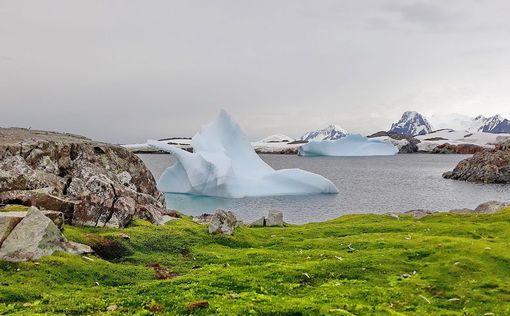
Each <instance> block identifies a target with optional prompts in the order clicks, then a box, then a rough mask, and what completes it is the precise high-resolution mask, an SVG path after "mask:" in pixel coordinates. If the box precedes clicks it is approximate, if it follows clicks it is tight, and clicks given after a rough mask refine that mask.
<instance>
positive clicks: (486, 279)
mask: <svg viewBox="0 0 510 316" xmlns="http://www.w3.org/2000/svg"><path fill="white" fill-rule="evenodd" d="M121 232H124V233H127V234H128V235H129V236H130V237H131V239H130V240H122V243H123V244H124V245H126V246H127V247H128V248H129V249H130V250H131V252H132V253H131V254H130V255H128V256H125V257H123V258H122V259H121V260H120V261H117V262H115V263H114V262H108V261H104V260H101V259H99V258H97V257H93V258H94V261H89V260H86V259H84V258H82V257H80V256H74V255H68V254H58V255H55V256H51V257H47V258H44V259H42V260H40V261H39V262H38V263H34V262H27V263H20V264H13V263H5V262H0V314H2V312H1V311H3V312H4V313H13V314H16V313H18V314H20V315H21V314H22V315H26V314H35V313H51V314H59V313H61V314H64V313H65V314H94V313H97V314H101V313H106V308H107V307H108V306H110V305H112V304H116V305H118V306H119V308H118V309H117V310H116V311H115V312H114V313H113V314H115V313H119V314H122V313H128V314H138V315H150V314H152V313H157V312H161V311H162V312H163V313H168V314H176V313H185V312H186V306H187V305H188V304H190V303H193V302H196V301H200V300H206V301H208V302H209V307H207V308H202V309H195V310H193V311H192V313H195V314H199V315H206V314H207V315H208V314H212V313H218V314H223V315H225V314H229V315H235V314H240V315H249V314H253V315H264V314H265V315H267V314H279V315H300V314H334V315H484V314H485V313H494V314H495V315H510V250H509V245H510V209H508V210H506V211H503V212H501V213H498V214H495V215H481V216H475V215H470V216H460V215H452V214H440V215H434V216H430V217H426V218H423V219H421V220H415V219H412V218H409V217H401V218H400V219H396V218H392V217H390V216H382V215H352V216H344V217H341V218H339V219H336V220H333V221H329V222H324V223H316V224H308V225H303V226H289V227H285V228H246V227H243V228H240V229H238V230H237V231H236V233H235V236H232V237H226V236H209V235H208V234H207V227H206V226H199V225H197V224H194V223H193V222H191V221H190V220H189V219H182V220H179V221H174V222H171V223H169V224H167V225H165V226H162V227H155V226H152V225H149V224H147V223H145V222H142V221H138V222H136V223H135V224H134V225H133V226H132V227H130V228H127V229H124V230H116V229H93V228H75V227H66V229H65V234H66V236H67V237H68V238H69V239H71V240H75V241H80V242H88V240H90V239H91V237H90V236H91V234H99V235H102V236H119V234H120V233H121ZM119 240H121V239H120V238H119ZM349 245H350V248H353V249H354V250H351V249H349ZM151 263H159V264H161V265H162V266H165V267H167V268H169V269H171V270H172V271H175V272H178V273H179V274H180V276H178V277H176V278H174V279H169V280H156V279H155V276H154V271H153V269H152V268H150V267H148V265H149V264H151ZM414 271H416V272H415V274H413V273H414ZM406 273H407V274H409V275H411V276H410V277H407V278H406V277H402V275H404V274H406ZM95 282H98V283H99V285H96V283H95ZM487 315H492V314H487Z"/></svg>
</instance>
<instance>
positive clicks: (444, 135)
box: [416, 129, 510, 152]
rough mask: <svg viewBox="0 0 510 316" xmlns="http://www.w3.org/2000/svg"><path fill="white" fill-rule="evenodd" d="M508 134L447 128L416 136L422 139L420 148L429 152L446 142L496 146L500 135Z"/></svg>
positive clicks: (506, 135) (487, 146) (488, 146)
mask: <svg viewBox="0 0 510 316" xmlns="http://www.w3.org/2000/svg"><path fill="white" fill-rule="evenodd" d="M508 136H510V134H492V133H484V132H476V133H470V132H467V131H456V130H451V129H446V130H440V131H437V132H432V133H429V134H427V135H421V136H416V138H417V139H418V140H420V141H421V143H419V144H418V150H419V151H426V152H427V151H432V150H434V148H436V147H437V146H439V145H442V144H446V143H448V144H451V145H462V144H473V145H478V146H482V147H485V148H494V145H495V144H497V143H498V137H500V138H501V137H508Z"/></svg>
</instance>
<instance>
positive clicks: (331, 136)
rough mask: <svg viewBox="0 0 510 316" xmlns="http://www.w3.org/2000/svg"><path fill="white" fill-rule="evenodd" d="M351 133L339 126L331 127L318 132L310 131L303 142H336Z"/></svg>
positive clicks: (304, 136) (303, 137)
mask: <svg viewBox="0 0 510 316" xmlns="http://www.w3.org/2000/svg"><path fill="white" fill-rule="evenodd" d="M348 134H349V133H348V132H347V131H346V130H345V129H343V128H342V127H340V126H338V125H329V126H328V127H326V128H323V129H319V130H316V131H310V132H308V133H306V134H304V135H303V136H301V140H305V141H312V140H335V139H339V138H342V137H344V136H346V135H348Z"/></svg>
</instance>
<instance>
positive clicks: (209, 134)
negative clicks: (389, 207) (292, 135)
mask: <svg viewBox="0 0 510 316" xmlns="http://www.w3.org/2000/svg"><path fill="white" fill-rule="evenodd" d="M148 144H149V145H151V146H153V147H155V148H158V149H161V150H163V151H166V152H169V153H171V154H172V155H174V157H175V158H176V159H177V162H176V163H175V164H174V165H173V166H171V167H169V168H167V169H166V170H165V172H163V174H162V175H161V177H160V179H159V180H158V189H159V190H160V191H162V192H167V193H188V194H194V195H204V196H215V197H226V198H242V197H248V196H250V197H251V196H272V195H301V194H317V193H338V189H337V188H336V186H335V185H334V184H333V183H332V182H331V181H329V180H328V179H326V178H324V177H322V176H320V175H317V174H314V173H311V172H308V171H304V170H301V169H283V170H274V169H273V168H271V167H270V166H269V165H268V164H266V163H265V162H264V161H263V160H262V159H261V158H260V157H259V156H258V155H257V154H256V153H255V151H254V150H253V147H252V146H251V144H250V141H249V140H248V137H247V136H246V134H245V133H244V132H243V131H242V129H241V128H240V127H239V125H238V124H237V123H236V122H235V121H234V120H233V119H232V118H231V117H230V115H229V114H228V113H227V112H225V111H223V110H222V111H221V112H220V113H219V115H218V117H217V118H216V119H215V120H214V121H213V122H212V123H210V124H207V125H205V126H203V127H202V129H201V130H200V132H198V133H197V134H196V135H195V136H194V137H193V139H192V146H193V153H189V152H187V151H184V150H182V149H180V148H177V147H175V146H172V145H168V144H166V143H164V142H160V141H156V140H149V141H148Z"/></svg>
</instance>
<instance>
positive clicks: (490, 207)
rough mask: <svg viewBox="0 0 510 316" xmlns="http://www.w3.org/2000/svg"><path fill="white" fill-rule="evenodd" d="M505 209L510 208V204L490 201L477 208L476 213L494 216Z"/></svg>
mask: <svg viewBox="0 0 510 316" xmlns="http://www.w3.org/2000/svg"><path fill="white" fill-rule="evenodd" d="M505 207H510V203H504V202H499V201H488V202H485V203H482V204H480V205H478V206H477V207H476V208H475V212H476V213H481V214H492V213H496V212H498V211H500V210H502V209H503V208H505Z"/></svg>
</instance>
